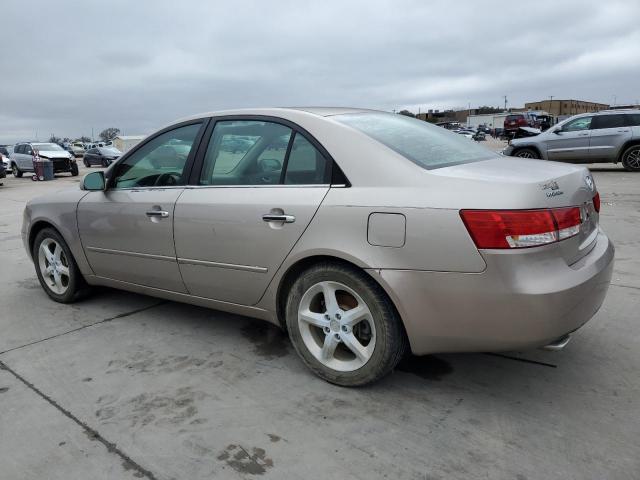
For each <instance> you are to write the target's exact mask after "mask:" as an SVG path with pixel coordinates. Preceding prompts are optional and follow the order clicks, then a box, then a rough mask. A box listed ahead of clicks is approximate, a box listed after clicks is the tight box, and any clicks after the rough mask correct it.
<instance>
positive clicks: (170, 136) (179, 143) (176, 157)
mask: <svg viewBox="0 0 640 480" xmlns="http://www.w3.org/2000/svg"><path fill="white" fill-rule="evenodd" d="M201 126H202V124H201V123H194V124H192V125H186V126H184V127H179V128H176V129H174V130H170V131H168V132H165V133H163V134H161V135H158V136H157V137H155V138H153V139H152V140H150V141H148V142H147V143H145V144H144V145H142V146H141V147H140V148H139V149H138V150H136V151H135V152H134V153H133V154H132V155H131V156H129V157H128V158H127V159H126V160H125V161H124V162H122V163H119V164H118V165H117V167H116V171H115V172H114V176H113V186H114V188H136V187H153V186H171V185H182V184H183V183H184V174H185V172H184V169H185V165H186V163H187V158H188V157H189V153H190V152H191V149H192V148H193V146H194V145H193V144H194V142H195V139H196V136H197V135H198V131H199V130H200V127H201ZM96 151H97V150H96Z"/></svg>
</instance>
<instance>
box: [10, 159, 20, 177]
mask: <svg viewBox="0 0 640 480" xmlns="http://www.w3.org/2000/svg"><path fill="white" fill-rule="evenodd" d="M11 173H13V176H14V177H16V178H22V171H21V170H20V169H19V168H18V166H17V165H16V164H15V163H14V164H13V165H11Z"/></svg>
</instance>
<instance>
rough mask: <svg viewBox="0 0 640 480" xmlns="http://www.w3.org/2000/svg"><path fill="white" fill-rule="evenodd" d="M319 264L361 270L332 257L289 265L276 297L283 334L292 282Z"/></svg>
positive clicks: (319, 257)
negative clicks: (332, 264)
mask: <svg viewBox="0 0 640 480" xmlns="http://www.w3.org/2000/svg"><path fill="white" fill-rule="evenodd" d="M321 262H332V263H337V264H342V265H347V266H349V267H352V268H357V269H358V270H363V268H362V267H360V266H358V265H356V264H355V263H353V262H350V261H348V260H344V259H342V258H339V257H332V256H331V255H315V256H312V257H307V258H303V259H302V260H299V261H298V262H296V263H294V264H293V265H291V266H290V267H289V269H288V270H287V272H286V273H285V274H284V275H283V276H282V279H281V280H280V284H279V285H278V292H277V296H276V315H277V317H278V323H279V324H280V326H281V327H282V329H283V330H284V331H285V332H287V322H286V320H285V310H286V303H287V294H288V293H289V289H290V288H291V285H293V282H294V281H295V279H296V278H297V277H298V274H300V272H302V271H304V270H306V269H307V268H309V267H311V266H313V265H315V264H317V263H321ZM370 278H372V279H373V281H374V282H375V283H376V284H377V285H378V286H379V287H380V288H381V289H382V291H383V292H384V293H385V295H387V298H388V299H389V302H390V304H391V306H392V307H393V308H394V310H395V311H396V314H397V315H398V318H400V319H401V318H402V317H401V316H400V312H399V310H398V308H397V307H396V305H395V303H394V302H393V299H392V298H391V297H390V296H389V295H388V294H387V292H386V291H385V289H384V287H383V286H382V285H380V282H378V281H377V280H376V278H375V277H372V276H371V277H370ZM401 323H402V328H403V330H404V322H402V321H401ZM405 335H406V331H405Z"/></svg>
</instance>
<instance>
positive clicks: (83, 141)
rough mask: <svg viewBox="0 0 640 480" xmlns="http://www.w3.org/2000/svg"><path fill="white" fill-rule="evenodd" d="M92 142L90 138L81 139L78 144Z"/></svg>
mask: <svg viewBox="0 0 640 480" xmlns="http://www.w3.org/2000/svg"><path fill="white" fill-rule="evenodd" d="M90 141H91V139H90V138H89V137H80V138H79V139H78V142H82V143H89V142H90Z"/></svg>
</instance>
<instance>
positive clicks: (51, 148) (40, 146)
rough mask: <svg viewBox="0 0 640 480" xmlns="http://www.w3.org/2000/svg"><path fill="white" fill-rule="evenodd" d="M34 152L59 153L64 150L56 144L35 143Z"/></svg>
mask: <svg viewBox="0 0 640 480" xmlns="http://www.w3.org/2000/svg"><path fill="white" fill-rule="evenodd" d="M33 148H34V150H42V151H43V152H57V151H61V150H64V148H62V147H61V146H60V145H57V144H55V143H34V144H33Z"/></svg>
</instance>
